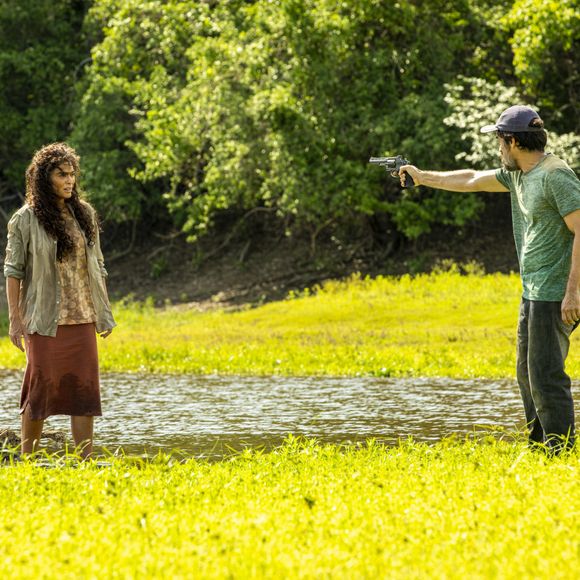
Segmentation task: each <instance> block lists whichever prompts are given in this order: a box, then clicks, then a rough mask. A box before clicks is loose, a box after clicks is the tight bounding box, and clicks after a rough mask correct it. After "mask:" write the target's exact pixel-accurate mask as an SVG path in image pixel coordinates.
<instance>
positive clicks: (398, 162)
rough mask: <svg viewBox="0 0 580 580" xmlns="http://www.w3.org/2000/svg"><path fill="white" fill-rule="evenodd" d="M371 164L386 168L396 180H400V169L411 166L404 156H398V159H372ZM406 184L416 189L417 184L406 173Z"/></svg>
mask: <svg viewBox="0 0 580 580" xmlns="http://www.w3.org/2000/svg"><path fill="white" fill-rule="evenodd" d="M369 163H373V164H374V165H380V166H381V167H384V168H385V170H386V171H388V172H389V173H390V174H391V177H394V178H395V179H399V169H401V167H402V166H403V165H409V162H408V161H407V160H406V159H405V158H404V157H403V156H402V155H397V156H396V157H371V158H370V159H369ZM404 183H405V187H415V182H414V181H413V178H412V177H411V176H410V175H409V174H408V173H405V182H404Z"/></svg>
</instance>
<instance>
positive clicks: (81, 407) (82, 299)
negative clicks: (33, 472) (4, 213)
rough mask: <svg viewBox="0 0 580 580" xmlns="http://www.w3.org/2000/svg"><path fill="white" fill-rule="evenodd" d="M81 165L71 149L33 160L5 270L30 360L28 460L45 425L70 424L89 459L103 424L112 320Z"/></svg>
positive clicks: (11, 307) (14, 328) (13, 332)
mask: <svg viewBox="0 0 580 580" xmlns="http://www.w3.org/2000/svg"><path fill="white" fill-rule="evenodd" d="M78 176H79V157H78V155H77V154H76V152H75V151H74V149H72V148H71V147H69V146H68V145H67V144H65V143H52V144H51V145H46V146H45V147H43V148H42V149H40V150H39V151H37V152H36V154H35V155H34V157H33V159H32V162H31V163H30V166H29V167H28V169H27V170H26V203H25V204H24V206H23V207H22V208H20V209H19V210H18V211H17V212H16V213H15V214H14V216H12V219H11V220H10V222H9V223H8V245H7V247H6V260H5V262H4V276H5V277H6V293H7V295H8V313H9V318H10V329H9V335H10V340H11V341H12V343H13V344H14V345H15V346H16V347H18V348H19V349H20V350H23V351H24V348H23V345H22V339H24V344H25V347H26V358H27V362H26V371H25V374H24V381H23V384H22V395H21V399H20V414H21V419H22V453H23V454H27V453H31V452H33V451H36V450H37V449H38V443H39V440H40V438H41V436H42V427H43V423H44V420H45V419H46V418H47V417H49V416H50V415H70V416H71V430H72V435H73V438H74V442H75V445H76V446H77V448H78V449H79V451H80V453H81V454H82V456H83V457H85V458H86V457H89V456H90V454H91V452H92V448H93V417H95V416H99V415H101V398H100V388H99V366H98V353H97V341H96V335H95V330H96V332H97V333H99V334H100V335H101V336H102V337H103V338H106V337H107V336H109V334H111V332H112V330H113V327H114V326H115V321H114V319H113V315H112V312H111V306H110V304H109V299H108V296H107V290H106V286H105V278H106V276H107V272H106V270H105V267H104V264H103V255H102V253H101V248H100V243H99V227H98V222H97V217H96V213H95V211H94V210H93V208H92V207H91V206H90V205H89V204H88V203H87V202H86V201H83V200H81V198H80V196H79V191H78V186H77V180H78Z"/></svg>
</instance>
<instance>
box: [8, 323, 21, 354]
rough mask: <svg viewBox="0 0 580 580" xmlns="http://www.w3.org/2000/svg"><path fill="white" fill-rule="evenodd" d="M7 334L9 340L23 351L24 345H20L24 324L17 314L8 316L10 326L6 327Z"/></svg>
mask: <svg viewBox="0 0 580 580" xmlns="http://www.w3.org/2000/svg"><path fill="white" fill-rule="evenodd" d="M8 336H9V337H10V342H11V343H12V344H13V345H14V346H15V347H16V348H18V349H20V350H21V351H22V352H24V346H23V345H22V339H23V338H24V326H23V324H22V321H21V320H20V317H19V316H15V317H10V328H9V329H8Z"/></svg>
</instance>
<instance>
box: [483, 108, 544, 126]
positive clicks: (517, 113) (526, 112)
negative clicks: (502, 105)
mask: <svg viewBox="0 0 580 580" xmlns="http://www.w3.org/2000/svg"><path fill="white" fill-rule="evenodd" d="M534 119H540V115H538V113H536V111H534V109H531V108H530V107H524V106H523V105H514V106H513V107H510V108H509V109H506V110H505V111H504V112H503V113H502V114H501V115H500V116H499V119H498V120H497V123H496V124H495V125H486V126H485V127H482V128H481V132H482V133H491V132H492V131H503V132H505V133H527V132H538V131H543V130H544V127H543V126H542V127H530V123H531V122H532V121H533V120H534ZM541 120H542V119H540V121H541Z"/></svg>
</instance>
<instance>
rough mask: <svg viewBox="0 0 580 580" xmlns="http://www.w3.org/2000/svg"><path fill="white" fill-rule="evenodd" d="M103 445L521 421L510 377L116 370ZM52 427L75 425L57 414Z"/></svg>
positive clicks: (6, 422)
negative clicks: (221, 374) (239, 374)
mask: <svg viewBox="0 0 580 580" xmlns="http://www.w3.org/2000/svg"><path fill="white" fill-rule="evenodd" d="M21 377H22V373H20V372H5V371H0V396H1V397H2V401H3V403H2V406H1V408H0V427H9V428H18V426H19V418H18V401H19V396H20V381H21ZM102 396H103V409H104V412H105V416H104V417H102V418H99V419H98V420H97V422H96V440H95V443H96V444H97V446H102V447H106V448H107V449H109V450H115V449H117V448H119V447H121V448H123V449H124V450H125V451H126V452H128V453H142V452H144V451H147V452H151V453H156V452H157V451H159V450H171V449H176V448H179V449H183V450H184V451H186V452H187V453H189V454H191V453H193V454H195V455H201V456H210V457H212V456H221V455H223V454H227V453H229V450H230V449H235V450H240V449H242V448H244V447H246V446H257V445H262V446H265V447H266V448H270V447H272V446H274V445H278V444H280V443H281V442H282V441H283V439H284V438H285V437H286V436H287V435H288V434H289V433H292V434H294V435H307V436H314V437H317V438H318V439H320V440H322V441H333V442H345V441H364V440H365V439H367V438H369V437H375V438H377V439H378V440H380V441H383V442H387V443H392V442H396V441H397V440H398V439H399V438H405V437H407V436H412V437H414V438H415V439H417V440H420V441H435V440H437V439H440V438H441V437H443V436H446V435H449V434H452V433H457V434H465V433H468V432H471V431H473V429H474V427H475V426H500V427H503V428H506V429H508V430H512V429H515V428H517V427H521V423H522V418H523V411H522V407H521V402H520V399H519V394H518V392H517V387H516V386H515V384H514V382H513V381H511V380H501V381H490V380H452V379H377V378H368V377H363V378H328V377H309V378H296V377H213V376H210V377H207V376H203V377H199V376H194V375H181V376H169V375H139V374H108V375H105V376H103V377H102ZM46 425H47V427H48V428H50V429H64V430H67V431H68V429H69V423H68V418H66V417H51V418H49V419H48V420H47V422H46Z"/></svg>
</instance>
